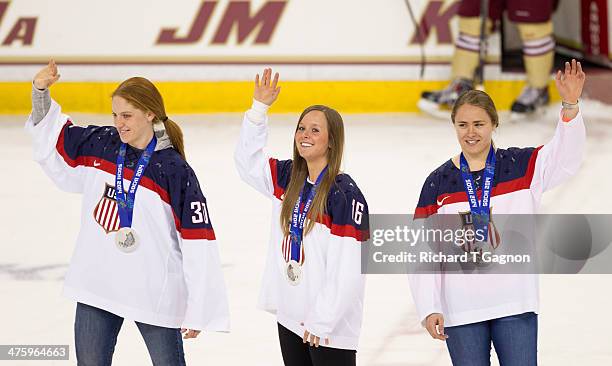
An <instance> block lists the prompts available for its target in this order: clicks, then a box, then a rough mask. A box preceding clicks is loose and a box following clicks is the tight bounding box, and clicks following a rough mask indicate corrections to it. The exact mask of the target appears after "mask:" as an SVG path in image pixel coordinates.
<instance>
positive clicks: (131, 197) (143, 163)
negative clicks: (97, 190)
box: [115, 135, 157, 227]
mask: <svg viewBox="0 0 612 366" xmlns="http://www.w3.org/2000/svg"><path fill="white" fill-rule="evenodd" d="M156 144H157V138H156V137H155V135H153V139H152V140H151V142H149V144H148V145H147V147H146V148H145V150H144V151H143V153H142V155H140V158H139V159H138V165H137V166H136V170H134V177H133V178H132V182H131V183H130V188H129V190H128V191H127V193H126V192H125V191H124V189H123V164H124V162H125V153H126V151H127V144H125V143H124V144H121V146H120V147H119V155H117V172H116V173H115V189H116V190H117V211H118V212H119V227H132V216H133V214H134V201H135V200H136V189H138V185H139V183H140V178H142V176H143V174H144V171H145V169H146V168H147V165H149V161H150V160H151V155H152V154H153V151H155V145H156Z"/></svg>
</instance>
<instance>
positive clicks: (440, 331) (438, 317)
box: [425, 313, 448, 341]
mask: <svg viewBox="0 0 612 366" xmlns="http://www.w3.org/2000/svg"><path fill="white" fill-rule="evenodd" d="M425 329H427V331H428V332H429V335H431V337H432V338H433V339H439V340H441V341H445V340H446V338H448V336H447V335H446V334H444V315H442V314H440V313H433V314H429V315H428V316H427V318H425Z"/></svg>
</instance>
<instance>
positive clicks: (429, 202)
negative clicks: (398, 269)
mask: <svg viewBox="0 0 612 366" xmlns="http://www.w3.org/2000/svg"><path fill="white" fill-rule="evenodd" d="M437 184H438V182H437V181H436V179H435V173H432V174H431V175H429V177H427V179H426V180H425V183H423V188H422V189H421V195H420V196H419V202H418V203H417V208H416V209H415V212H414V222H413V227H414V228H430V227H432V226H435V220H436V217H437V215H436V214H437V211H438V205H437V201H436V200H437V192H438V190H437V188H436V187H437ZM417 245H429V246H430V247H431V246H433V245H435V243H423V242H419V243H418V244H417ZM434 252H436V251H435V250H434ZM426 272H429V273H421V272H420V271H419V269H416V270H414V269H412V268H409V270H408V283H409V284H410V292H411V293H412V300H413V301H414V304H415V307H416V311H417V315H418V318H419V320H420V321H421V324H423V325H424V321H425V318H427V316H428V315H430V314H433V313H440V314H441V313H442V304H441V289H442V274H441V272H440V271H426Z"/></svg>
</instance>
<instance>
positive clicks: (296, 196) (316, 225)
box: [235, 69, 369, 366]
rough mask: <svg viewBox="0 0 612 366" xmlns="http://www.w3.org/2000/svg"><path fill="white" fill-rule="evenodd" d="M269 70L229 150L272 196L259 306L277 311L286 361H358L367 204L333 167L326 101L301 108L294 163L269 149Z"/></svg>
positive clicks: (336, 132)
mask: <svg viewBox="0 0 612 366" xmlns="http://www.w3.org/2000/svg"><path fill="white" fill-rule="evenodd" d="M271 76H272V70H271V69H266V70H264V73H263V77H262V79H261V82H260V79H259V75H257V77H256V80H255V92H254V97H253V99H254V100H253V106H252V107H251V109H250V110H248V111H247V112H246V114H245V116H244V121H243V123H242V130H241V133H240V141H239V142H238V146H237V147H236V154H235V158H236V166H237V168H238V172H239V173H240V176H241V177H242V179H243V180H244V181H245V182H247V183H248V184H249V185H251V186H252V187H254V188H255V189H256V190H258V191H259V192H261V193H262V194H264V195H265V196H266V197H269V198H270V200H271V201H272V231H271V234H270V242H269V246H268V256H267V261H266V267H265V270H264V277H263V286H262V289H261V293H260V299H259V307H260V308H261V309H263V310H265V311H268V312H271V313H273V314H276V318H277V322H278V332H279V340H280V346H281V353H282V357H283V361H284V363H285V365H288V366H292V365H315V366H318V365H335V366H342V365H355V359H356V356H355V354H356V349H357V342H358V338H359V333H360V330H361V320H362V315H363V314H362V313H363V291H364V284H365V278H364V275H362V274H361V259H360V258H361V257H360V254H361V242H362V241H365V240H367V238H368V235H369V221H368V207H367V203H366V201H365V198H364V197H363V194H362V193H361V191H360V190H359V188H358V187H357V184H356V183H355V182H354V181H353V180H352V179H351V177H350V176H348V175H347V174H344V173H342V172H340V164H341V161H342V151H343V148H344V126H343V122H342V117H341V116H340V114H338V112H336V111H335V110H333V109H331V108H329V107H326V106H322V105H314V106H311V107H308V108H306V110H305V111H304V112H303V113H302V115H301V116H300V118H299V120H298V124H297V126H296V130H295V135H294V136H293V159H292V160H277V159H274V158H269V157H268V156H267V154H266V153H265V151H264V148H265V146H266V140H267V134H268V124H267V120H268V117H267V116H266V112H267V110H268V107H269V106H270V105H271V104H272V103H274V101H275V100H276V98H277V97H278V94H279V92H280V87H277V82H278V73H277V74H276V75H275V77H274V79H272V77H271Z"/></svg>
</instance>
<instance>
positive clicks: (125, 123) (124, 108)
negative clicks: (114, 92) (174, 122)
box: [112, 96, 155, 149]
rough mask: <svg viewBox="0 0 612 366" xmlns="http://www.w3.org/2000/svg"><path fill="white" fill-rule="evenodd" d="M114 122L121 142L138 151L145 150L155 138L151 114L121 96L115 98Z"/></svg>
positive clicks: (152, 115) (153, 116) (113, 103)
mask: <svg viewBox="0 0 612 366" xmlns="http://www.w3.org/2000/svg"><path fill="white" fill-rule="evenodd" d="M112 105H113V120H114V123H115V127H117V131H118V132H119V137H120V138H121V142H123V143H126V144H129V145H131V146H133V147H136V148H138V149H144V148H145V147H146V146H147V145H148V144H149V142H150V141H151V139H152V138H153V119H154V118H155V115H154V114H153V113H151V112H143V111H141V110H140V109H138V108H136V107H134V106H133V105H132V104H130V103H129V102H128V101H127V100H125V99H124V98H122V97H120V96H114V97H113V100H112Z"/></svg>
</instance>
